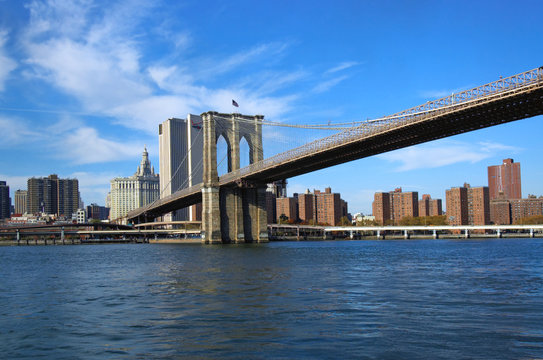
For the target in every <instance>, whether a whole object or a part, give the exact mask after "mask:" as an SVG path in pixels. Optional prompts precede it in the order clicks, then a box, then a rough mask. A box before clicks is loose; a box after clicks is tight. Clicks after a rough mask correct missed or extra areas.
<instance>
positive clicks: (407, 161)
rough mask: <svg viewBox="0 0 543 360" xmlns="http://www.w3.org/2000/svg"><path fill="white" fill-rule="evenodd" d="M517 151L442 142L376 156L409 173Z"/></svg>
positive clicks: (506, 147) (493, 145) (481, 144)
mask: <svg viewBox="0 0 543 360" xmlns="http://www.w3.org/2000/svg"><path fill="white" fill-rule="evenodd" d="M502 150H508V151H510V152H511V151H512V152H514V151H518V150H519V149H518V148H515V147H513V146H509V145H503V144H499V143H490V142H479V143H476V144H470V143H464V142H459V141H450V140H444V141H440V142H438V143H430V144H422V145H416V146H411V147H408V148H404V149H400V150H395V151H392V152H388V153H385V154H381V155H377V156H378V157H379V158H381V159H384V160H387V161H390V162H393V163H400V166H399V167H398V168H397V169H396V171H410V170H416V169H429V168H437V167H441V166H447V165H451V164H455V163H460V162H470V163H476V162H479V161H481V160H484V159H487V158H489V157H492V156H494V155H495V154H496V153H497V152H498V151H502Z"/></svg>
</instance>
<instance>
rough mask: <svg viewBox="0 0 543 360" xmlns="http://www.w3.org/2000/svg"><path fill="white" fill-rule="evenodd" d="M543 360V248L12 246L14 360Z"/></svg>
mask: <svg viewBox="0 0 543 360" xmlns="http://www.w3.org/2000/svg"><path fill="white" fill-rule="evenodd" d="M39 357H42V358H51V359H96V358H114V359H161V358H168V359H169V358H197V359H270V358H271V359H291V358H299V359H345V358H357V359H537V358H543V239H495V240H455V241H451V240H408V241H320V242H273V243H269V244H255V245H227V246H210V245H199V244H198V245H197V244H192V245H189V244H169V245H166V244H164V245H161V244H122V245H120V244H119V245H117V244H115V245H75V246H19V247H16V246H12V247H7V246H6V247H0V358H7V359H18V358H28V359H34V358H39Z"/></svg>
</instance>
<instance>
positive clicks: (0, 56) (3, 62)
mask: <svg viewBox="0 0 543 360" xmlns="http://www.w3.org/2000/svg"><path fill="white" fill-rule="evenodd" d="M7 36H8V33H7V31H4V30H1V31H0V91H3V90H4V83H5V81H6V80H7V78H8V76H9V74H10V73H11V72H12V71H13V70H15V68H16V67H17V63H16V62H15V61H14V60H13V59H11V58H10V57H8V56H7V55H6V54H5V50H4V45H5V43H6V41H7Z"/></svg>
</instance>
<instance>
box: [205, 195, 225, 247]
mask: <svg viewBox="0 0 543 360" xmlns="http://www.w3.org/2000/svg"><path fill="white" fill-rule="evenodd" d="M202 242H203V243H205V244H220V243H221V242H222V236H221V212H220V208H219V187H218V186H208V187H204V188H203V189H202Z"/></svg>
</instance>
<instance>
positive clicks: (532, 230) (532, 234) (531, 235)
mask: <svg viewBox="0 0 543 360" xmlns="http://www.w3.org/2000/svg"><path fill="white" fill-rule="evenodd" d="M530 237H531V238H533V237H535V235H534V229H530Z"/></svg>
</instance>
